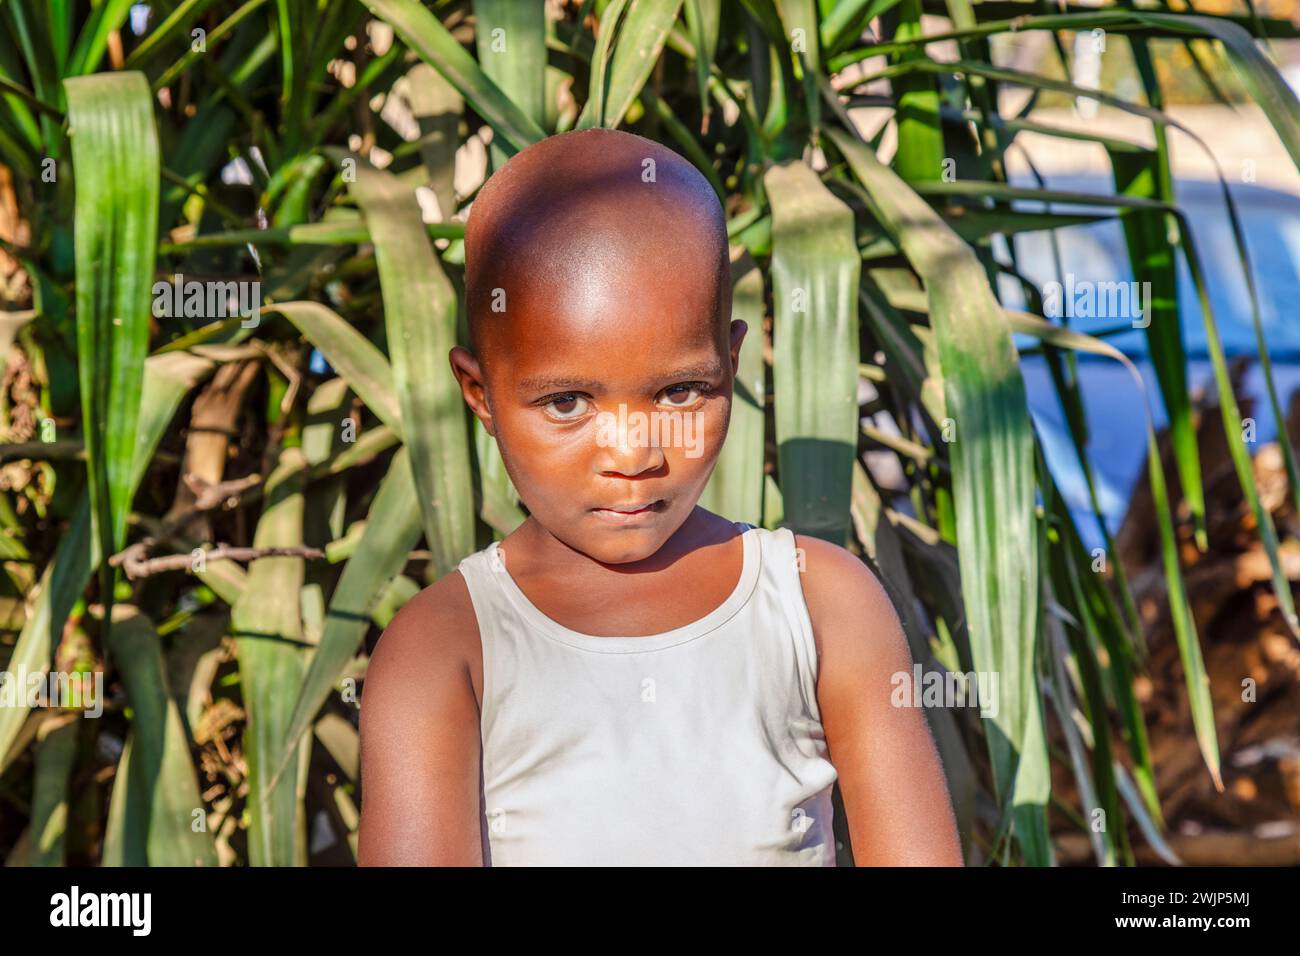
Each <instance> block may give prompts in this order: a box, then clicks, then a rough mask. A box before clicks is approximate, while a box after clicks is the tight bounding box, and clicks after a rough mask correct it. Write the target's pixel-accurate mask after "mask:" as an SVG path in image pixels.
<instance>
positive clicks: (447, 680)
mask: <svg viewBox="0 0 1300 956" xmlns="http://www.w3.org/2000/svg"><path fill="white" fill-rule="evenodd" d="M471 640H472V641H474V642H477V641H478V629H477V624H476V623H475V619H474V611H473V605H472V604H471V602H470V598H469V591H468V589H467V588H466V587H465V582H464V579H463V578H462V577H461V576H460V575H459V574H450V575H448V576H447V577H445V578H443V579H442V580H440V581H439V582H438V583H437V584H434V585H433V586H432V587H428V588H425V589H424V590H423V591H421V592H420V593H419V594H417V595H416V596H415V597H413V598H411V600H409V601H408V602H407V603H406V604H405V605H403V606H402V609H401V610H400V611H398V613H397V614H396V616H394V618H393V620H392V621H391V622H389V625H388V627H387V629H385V631H384V633H383V635H382V636H381V637H380V638H379V643H378V644H377V645H376V647H375V652H374V654H373V655H372V656H371V658H370V666H369V668H368V669H367V671H366V679H365V687H364V693H363V698H362V702H361V778H362V793H361V800H362V802H361V827H360V833H359V834H358V843H357V863H358V864H359V865H360V866H482V865H483V849H482V829H481V819H480V805H479V749H480V743H479V711H478V703H477V701H476V698H475V695H474V687H473V684H472V683H471V680H470V672H469V667H468V665H467V658H466V654H465V649H466V647H467V646H468V642H469V641H471Z"/></svg>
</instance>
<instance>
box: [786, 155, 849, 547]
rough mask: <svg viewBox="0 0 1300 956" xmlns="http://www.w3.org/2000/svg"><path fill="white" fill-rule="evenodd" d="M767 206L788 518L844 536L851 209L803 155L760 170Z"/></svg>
mask: <svg viewBox="0 0 1300 956" xmlns="http://www.w3.org/2000/svg"><path fill="white" fill-rule="evenodd" d="M763 185H764V188H765V189H766V191H767V196H768V202H769V203H770V205H771V207H772V265H771V271H772V310H773V323H772V351H773V355H774V359H773V363H772V364H773V370H772V386H773V389H774V390H775V410H776V440H777V445H778V450H779V456H780V484H781V494H782V499H783V501H784V505H785V521H786V522H787V524H788V525H789V527H790V528H792V529H793V530H794V531H796V532H798V533H800V534H808V535H815V536H816V537H819V538H824V539H825V540H827V541H833V542H834V543H836V544H838V545H840V546H844V545H845V544H847V542H848V537H849V531H850V524H851V522H850V502H851V498H852V485H853V460H854V457H855V455H856V452H857V440H858V398H857V396H858V281H859V278H860V276H861V271H862V260H861V258H860V257H859V255H858V250H857V244H856V243H855V242H854V239H853V213H852V211H851V210H850V209H849V207H848V206H846V205H845V204H844V203H843V202H841V201H840V200H839V199H837V198H836V197H835V196H833V195H832V194H831V193H830V191H829V190H827V188H826V187H825V186H824V185H822V182H821V180H820V179H818V178H817V174H816V173H814V172H813V171H812V170H811V169H809V168H808V166H806V165H805V164H804V163H802V162H791V163H789V164H786V165H782V166H773V167H771V168H770V169H769V170H768V171H767V173H766V174H765V175H764V177H763Z"/></svg>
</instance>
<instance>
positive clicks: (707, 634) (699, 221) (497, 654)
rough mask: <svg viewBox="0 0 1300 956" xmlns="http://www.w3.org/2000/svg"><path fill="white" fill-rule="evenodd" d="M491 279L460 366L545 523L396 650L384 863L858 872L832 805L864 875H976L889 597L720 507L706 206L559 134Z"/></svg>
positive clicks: (385, 747) (723, 288)
mask: <svg viewBox="0 0 1300 956" xmlns="http://www.w3.org/2000/svg"><path fill="white" fill-rule="evenodd" d="M465 264H466V273H465V284H466V299H467V308H468V316H469V328H470V344H471V349H470V350H466V349H463V348H456V349H453V350H452V353H451V363H452V368H453V371H454V373H455V375H456V377H457V379H458V381H459V382H460V386H461V390H462V393H463V395H464V397H465V401H466V402H467V403H468V404H469V406H470V408H471V409H472V410H473V412H474V414H475V415H477V416H478V417H479V419H480V420H481V421H482V423H483V425H484V427H485V428H486V429H487V431H488V432H489V433H490V434H491V435H493V436H495V438H496V441H497V444H498V447H499V448H500V450H501V456H502V459H503V460H504V462H505V465H506V469H507V471H508V472H509V474H510V477H511V479H512V480H513V482H514V486H515V488H516V489H517V491H518V493H519V496H520V498H521V499H522V501H523V503H524V505H525V506H526V507H527V509H528V512H529V517H528V518H527V520H525V521H524V522H523V524H521V525H520V526H519V527H518V528H517V529H516V530H515V531H513V532H512V533H511V534H509V535H508V536H507V537H506V538H505V539H504V540H503V541H501V542H499V543H498V544H493V545H492V546H490V547H488V548H486V549H484V550H483V551H480V552H478V553H476V554H474V555H471V556H470V557H468V558H466V559H465V560H464V561H463V562H461V564H460V567H459V570H458V571H457V572H455V573H452V574H449V575H447V576H446V577H444V578H443V579H441V580H440V581H438V582H437V583H436V584H433V585H432V586H430V587H428V588H425V589H424V590H423V591H422V592H420V593H419V594H418V595H416V596H415V597H414V598H412V599H411V600H410V601H409V602H408V603H407V604H406V605H405V606H404V607H403V608H402V609H401V611H400V612H399V613H398V614H397V615H396V617H394V619H393V621H392V622H391V623H390V624H389V626H388V628H387V630H385V632H384V634H383V636H382V637H381V639H380V641H379V643H378V645H377V647H376V650H375V653H374V655H373V657H372V659H371V662H370V667H369V671H368V674H367V678H366V687H365V703H364V707H363V709H362V717H361V746H362V759H361V764H362V767H363V804H362V806H363V809H362V815H361V831H360V836H359V841H360V842H359V848H358V862H359V863H361V864H362V865H497V866H502V865H514V866H518V865H631V864H643V865H812V866H834V865H835V841H834V838H833V836H832V829H831V822H832V805H831V788H832V785H833V784H834V782H835V781H836V780H837V779H838V781H839V784H840V788H841V793H842V796H843V801H844V808H845V811H846V813H847V816H848V821H847V822H848V830H849V834H850V839H851V844H852V850H853V854H854V857H855V862H856V863H857V864H858V865H872V864H909V865H955V866H960V865H961V863H962V856H961V848H960V844H959V841H958V836H957V829H956V825H955V821H954V817H953V812H952V807H951V804H950V802H949V799H948V792H947V787H946V785H945V781H944V776H943V770H942V767H941V765H940V763H939V759H938V755H937V753H936V751H935V747H934V743H933V741H932V739H931V737H930V733H929V730H928V728H927V726H926V720H925V716H924V714H923V713H922V712H921V711H920V710H918V709H914V708H899V707H893V706H891V705H890V694H891V690H892V685H891V680H890V678H891V676H892V675H894V674H896V673H906V674H910V673H911V668H912V661H911V657H910V653H909V651H908V647H907V643H906V640H905V638H904V636H903V634H902V631H901V628H900V626H899V623H898V619H897V617H896V615H895V614H894V610H893V608H892V607H891V605H890V603H889V601H888V599H887V598H886V596H885V594H884V592H883V590H882V589H881V587H880V585H879V584H878V583H877V581H876V579H875V577H874V576H873V575H872V574H871V572H870V571H869V570H868V568H867V567H866V566H865V565H864V564H863V563H862V561H861V560H859V559H858V558H856V557H855V556H854V555H852V554H851V553H850V552H848V551H846V550H845V549H843V548H841V547H838V546H836V545H833V544H829V543H827V542H824V541H821V540H818V539H815V538H808V537H805V536H803V535H795V534H792V533H791V532H790V531H789V530H786V529H781V530H778V531H767V530H764V529H761V528H754V527H750V526H742V525H736V524H733V523H732V522H731V521H728V520H726V519H724V518H721V517H719V516H717V515H715V514H711V513H710V512H708V511H706V510H704V509H703V508H700V507H697V505H696V501H697V500H698V499H699V497H700V494H701V492H702V491H703V489H704V486H705V483H706V482H707V481H708V479H709V475H710V473H711V472H712V470H713V466H714V464H715V462H716V461H717V457H718V453H719V451H720V449H721V448H722V442H723V439H724V438H725V436H726V432H727V423H728V421H729V418H730V413H731V400H732V382H733V377H734V375H735V370H736V366H737V360H738V356H739V353H740V346H741V342H742V340H743V339H744V337H745V333H746V331H747V330H746V326H745V323H744V322H739V321H735V322H733V321H730V314H731V283H730V271H729V256H728V245H727V235H726V227H725V221H724V218H723V211H722V208H721V206H720V204H719V203H718V199H717V197H716V195H715V194H714V193H713V191H712V190H711V188H710V187H709V184H708V182H707V181H706V180H705V178H704V177H703V176H702V175H700V173H699V172H698V171H697V170H696V169H695V168H694V167H693V166H691V165H690V164H689V163H688V162H686V161H685V160H684V159H682V158H681V157H679V156H678V155H677V154H675V153H673V152H672V151H671V150H669V149H667V148H665V147H663V146H661V145H659V144H657V143H654V142H652V141H650V140H647V139H644V138H642V137H640V136H636V135H633V134H630V133H625V132H618V131H614V130H608V129H589V130H583V131H576V132H569V133H563V134H560V135H557V136H553V137H551V138H549V139H546V140H543V141H542V142H539V143H537V144H535V145H533V146H531V147H529V148H528V149H525V150H524V151H522V152H521V153H519V154H518V155H516V156H514V157H513V158H512V159H511V160H510V161H509V162H508V163H507V164H506V165H505V166H504V167H503V168H502V169H501V170H500V171H498V172H497V173H496V174H495V175H494V176H492V178H491V179H490V180H489V181H488V182H487V183H486V184H485V186H484V188H483V190H482V191H481V192H480V194H479V196H478V197H477V199H476V201H475V202H474V205H473V209H472V213H471V216H470V218H469V222H468V224H467V228H466V235H465ZM751 347H754V346H753V345H752V344H751Z"/></svg>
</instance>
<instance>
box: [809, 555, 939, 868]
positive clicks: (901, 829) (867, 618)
mask: <svg viewBox="0 0 1300 956" xmlns="http://www.w3.org/2000/svg"><path fill="white" fill-rule="evenodd" d="M795 539H796V543H797V545H798V547H800V548H802V549H803V554H804V573H803V574H802V575H800V577H801V579H802V583H803V590H804V599H805V601H806V603H807V605H808V614H809V616H810V617H811V619H812V621H813V629H814V632H815V634H816V639H817V644H818V649H819V651H818V658H819V668H818V680H817V702H818V706H819V708H820V710H821V715H822V727H823V729H824V730H825V733H826V744H827V748H828V750H829V757H830V760H831V763H833V764H834V765H835V770H836V772H837V773H838V775H839V784H840V792H841V794H842V795H843V797H844V809H845V811H846V813H847V815H848V824H849V838H850V840H851V841H852V844H853V859H854V863H855V864H856V865H857V866H961V865H962V853H961V842H960V840H959V838H958V834H957V823H956V819H955V817H954V815H953V811H952V803H951V801H950V800H949V797H948V786H947V783H946V781H945V778H944V773H943V765H942V764H941V763H940V761H939V754H938V752H937V751H936V749H935V746H934V740H933V738H932V737H931V736H930V729H929V727H928V725H927V722H926V718H925V713H924V711H923V710H921V709H920V708H917V707H895V706H893V705H892V704H891V703H890V695H891V692H892V691H893V689H894V688H893V684H892V683H891V678H892V677H893V675H894V674H896V673H900V672H901V673H905V674H907V675H908V676H909V679H910V677H911V673H912V655H911V651H910V650H909V649H908V646H907V638H906V636H905V635H904V634H903V629H902V627H901V625H900V624H899V621H898V616H897V614H896V613H895V611H894V607H893V605H892V604H891V603H890V601H889V598H888V597H887V596H886V594H885V590H884V588H883V587H881V585H880V583H879V582H878V581H877V580H876V578H875V575H873V574H872V573H871V571H870V569H868V568H867V566H866V565H865V564H863V563H862V561H861V560H860V559H859V558H857V557H856V556H854V555H853V554H851V553H850V552H848V551H846V550H845V549H844V548H840V547H837V546H835V545H833V544H830V543H828V542H825V541H822V540H819V539H817V538H810V537H806V536H804V535H796V536H795Z"/></svg>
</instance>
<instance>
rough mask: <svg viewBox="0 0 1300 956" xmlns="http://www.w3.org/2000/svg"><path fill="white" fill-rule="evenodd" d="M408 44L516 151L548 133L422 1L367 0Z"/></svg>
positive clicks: (378, 15)
mask: <svg viewBox="0 0 1300 956" xmlns="http://www.w3.org/2000/svg"><path fill="white" fill-rule="evenodd" d="M363 2H364V3H365V5H366V6H367V7H369V8H370V11H371V12H372V13H374V15H375V16H377V17H379V18H380V19H381V20H384V21H385V22H387V23H388V24H389V25H390V26H392V28H393V30H394V31H395V32H396V33H397V35H398V36H399V37H401V38H402V42H403V43H405V44H406V45H407V46H408V47H410V48H411V50H412V51H414V52H415V53H416V54H418V55H419V57H420V58H421V59H422V60H424V62H426V63H428V64H429V65H430V66H432V67H433V68H434V69H435V70H437V71H438V72H439V73H441V74H442V75H443V76H445V77H446V78H447V80H448V82H450V83H451V85H452V86H454V87H456V89H458V90H460V94H461V96H463V97H465V100H466V102H468V103H469V105H470V106H472V107H473V108H474V111H475V112H476V113H478V114H479V115H480V116H482V117H483V119H484V120H486V121H487V123H488V124H489V125H490V126H491V127H492V129H493V130H494V131H495V132H496V134H497V135H498V136H500V137H501V138H502V139H503V140H504V141H505V143H507V144H509V147H510V148H511V150H512V151H513V152H518V151H519V150H521V149H523V148H524V147H525V146H528V145H529V144H530V143H535V142H537V141H538V140H540V139H542V138H544V137H545V135H546V134H545V133H544V132H542V130H541V128H540V127H539V126H538V125H537V124H536V123H535V122H533V121H532V120H531V119H529V118H528V116H527V115H526V114H525V113H524V111H523V110H521V109H520V108H519V107H518V106H516V105H515V104H514V103H513V102H511V100H510V98H509V97H508V96H506V95H505V94H504V93H503V92H501V88H500V87H499V86H497V85H496V84H495V83H493V82H492V80H491V79H489V77H488V75H487V74H486V73H485V72H483V68H482V67H480V66H479V65H478V63H477V62H475V60H474V58H473V57H472V56H470V55H469V53H467V52H466V51H465V49H464V47H462V46H461V45H460V44H459V43H458V42H457V41H456V39H455V38H454V37H453V36H452V35H451V34H450V33H448V32H447V28H446V27H444V26H443V25H442V24H441V23H439V22H438V20H437V18H436V17H435V16H434V15H433V14H432V13H430V12H429V10H428V9H427V8H426V7H424V6H423V5H421V4H420V3H419V0H363Z"/></svg>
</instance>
